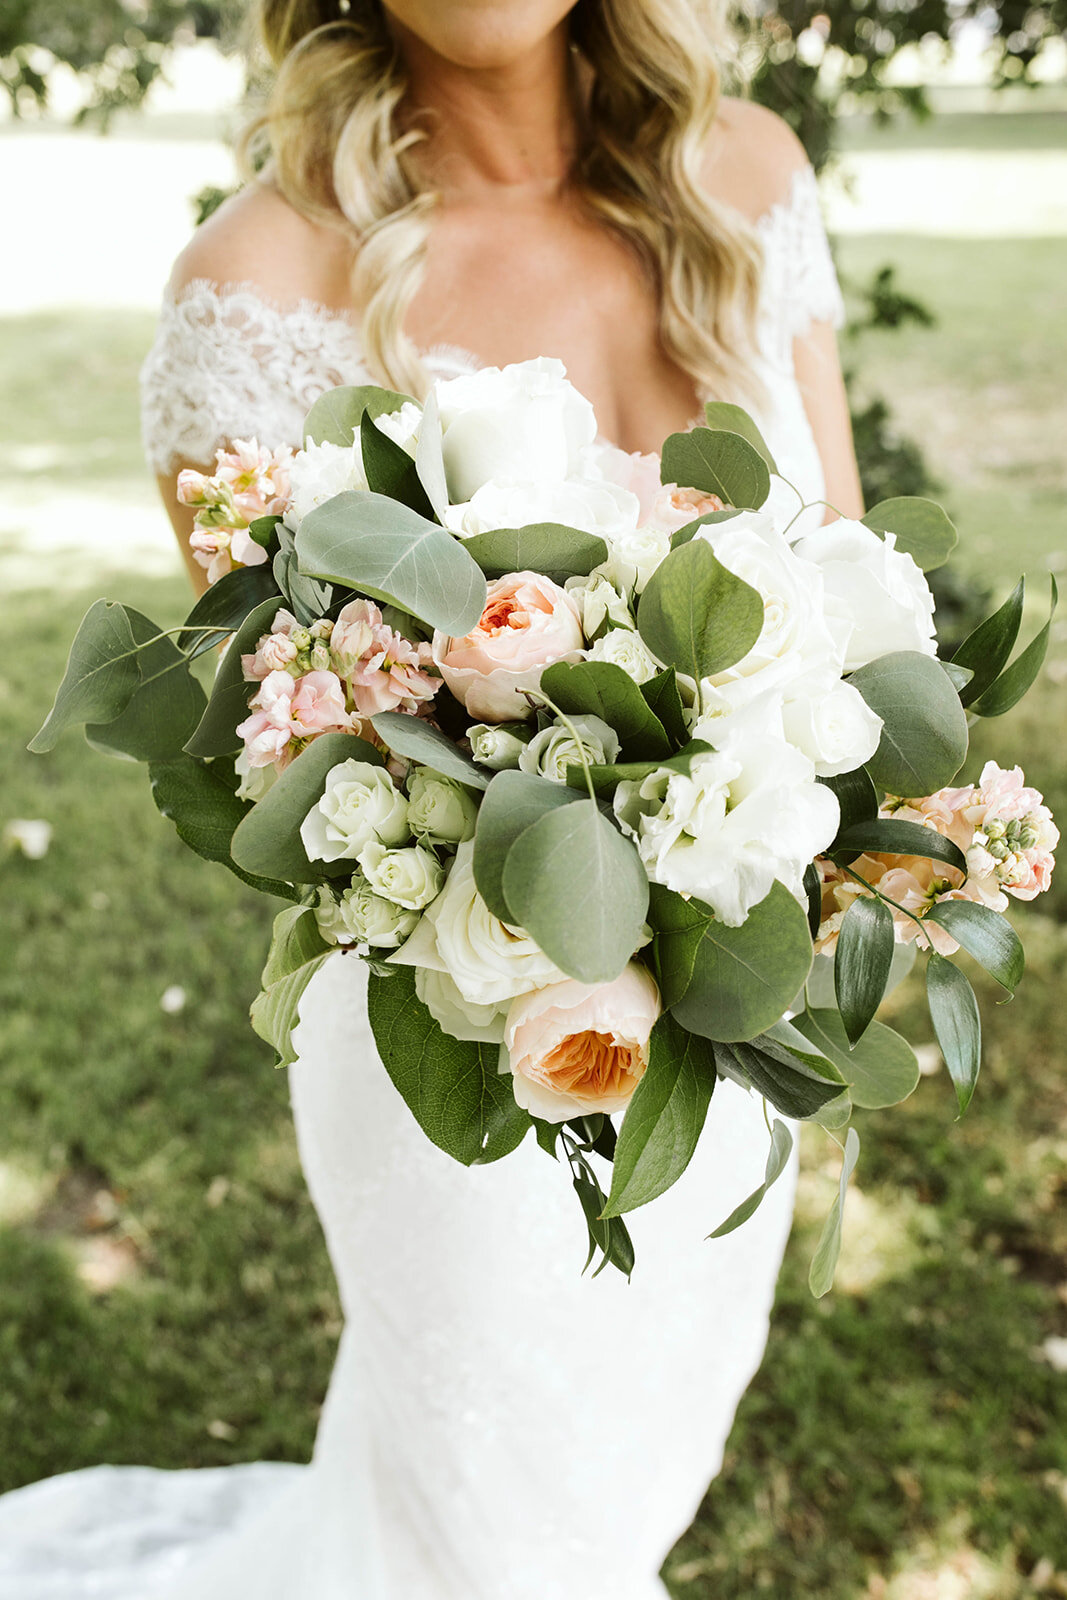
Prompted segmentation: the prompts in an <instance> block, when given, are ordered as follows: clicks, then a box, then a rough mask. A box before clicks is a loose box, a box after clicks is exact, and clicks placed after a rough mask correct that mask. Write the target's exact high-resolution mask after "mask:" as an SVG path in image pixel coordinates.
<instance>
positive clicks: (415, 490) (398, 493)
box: [359, 411, 433, 519]
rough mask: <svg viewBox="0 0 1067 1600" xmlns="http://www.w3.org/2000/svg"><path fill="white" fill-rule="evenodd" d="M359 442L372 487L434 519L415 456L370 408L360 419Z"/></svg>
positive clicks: (421, 515)
mask: <svg viewBox="0 0 1067 1600" xmlns="http://www.w3.org/2000/svg"><path fill="white" fill-rule="evenodd" d="M359 441H360V452H361V454H362V457H363V472H364V476H365V477H366V479H367V486H368V488H369V489H371V491H372V492H373V493H374V494H382V495H386V496H387V497H388V498H389V499H390V500H399V501H400V502H401V504H402V505H405V506H410V508H411V510H412V511H417V512H418V514H419V516H420V517H428V518H431V519H432V517H433V506H432V505H431V504H430V502H429V499H428V498H427V494H426V490H425V489H424V488H423V487H422V484H421V483H420V482H419V474H418V472H417V470H416V468H415V458H414V457H413V456H409V455H408V453H407V451H406V450H405V449H404V447H403V445H401V444H397V442H396V440H395V439H391V438H390V437H389V435H388V434H387V433H383V432H382V430H381V428H379V427H378V426H377V425H376V424H375V422H374V421H373V419H372V417H371V414H370V412H369V411H364V413H363V415H362V417H361V418H360V422H359Z"/></svg>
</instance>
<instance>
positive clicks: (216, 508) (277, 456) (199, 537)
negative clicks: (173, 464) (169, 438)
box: [177, 439, 293, 583]
mask: <svg viewBox="0 0 1067 1600" xmlns="http://www.w3.org/2000/svg"><path fill="white" fill-rule="evenodd" d="M292 457H293V452H292V451H291V450H290V449H289V448H288V446H283V447H282V448H281V449H280V450H268V449H266V448H265V447H264V446H262V445H260V444H259V443H258V442H257V440H255V439H235V440H234V441H233V444H232V446H231V448H230V449H229V450H217V451H216V452H215V463H216V465H215V471H214V473H211V474H208V473H204V472H195V471H193V470H192V468H186V469H185V470H184V471H182V472H180V473H179V474H178V488H177V493H178V499H179V501H180V502H181V504H182V505H186V506H193V507H195V509H196V524H195V527H194V530H193V532H192V534H191V535H190V537H189V546H190V549H191V550H192V552H193V555H194V557H195V558H196V560H197V562H198V563H199V564H200V566H202V567H206V568H207V574H208V581H209V582H210V583H215V582H217V581H218V579H219V578H221V577H224V576H225V574H226V573H227V572H232V571H233V569H234V567H235V566H243V567H258V566H261V565H262V564H263V562H264V561H266V559H267V552H266V550H264V548H263V546H262V545H260V544H257V543H256V541H255V539H253V538H252V535H251V534H250V533H249V532H248V526H249V524H250V523H252V522H255V520H256V518H257V517H265V516H269V515H272V514H274V513H281V512H282V511H284V510H285V507H286V503H287V501H288V499H289V468H290V464H291V462H292Z"/></svg>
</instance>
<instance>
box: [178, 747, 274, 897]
mask: <svg viewBox="0 0 1067 1600" xmlns="http://www.w3.org/2000/svg"><path fill="white" fill-rule="evenodd" d="M148 777H149V781H150V783H151V785H152V799H153V800H154V801H155V803H156V806H157V808H158V810H159V811H160V813H161V814H162V815H163V816H164V817H166V818H168V820H169V821H171V822H173V824H174V827H175V830H176V832H177V835H178V838H179V839H180V840H181V841H182V843H183V844H186V845H188V846H189V849H190V850H194V851H195V852H196V854H197V855H198V856H200V857H201V858H202V859H203V860H204V861H219V862H221V863H222V865H223V866H224V867H228V868H229V869H230V871H231V872H232V873H234V874H235V876H236V877H238V878H240V879H241V881H242V882H243V883H247V884H250V885H251V886H252V888H253V889H258V890H260V892H261V893H263V894H275V895H280V896H281V897H282V898H283V899H292V898H293V896H294V890H293V889H292V887H291V886H290V885H289V884H287V883H281V882H279V881H276V880H274V879H270V878H258V877H254V876H253V875H252V874H251V873H248V872H243V871H242V870H241V868H240V867H239V866H238V865H237V863H236V861H234V859H233V857H232V856H231V854H230V841H231V839H232V838H233V835H234V832H235V830H236V828H237V825H238V823H239V822H240V821H241V820H242V818H243V817H244V816H245V815H246V814H247V812H248V810H249V805H248V802H247V801H245V800H239V799H238V798H237V795H236V794H235V793H234V791H233V788H232V787H231V785H230V784H228V783H227V782H226V781H225V779H224V778H223V777H222V775H221V773H220V772H219V770H218V764H217V763H212V764H211V765H208V764H207V763H206V762H204V761H197V760H195V759H194V757H193V756H188V755H180V756H176V757H175V758H174V759H173V760H170V761H153V762H152V764H151V765H150V766H149V768H148Z"/></svg>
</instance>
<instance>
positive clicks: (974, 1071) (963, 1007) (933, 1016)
mask: <svg viewBox="0 0 1067 1600" xmlns="http://www.w3.org/2000/svg"><path fill="white" fill-rule="evenodd" d="M926 998H927V1001H928V1003H929V1006H930V1020H931V1021H932V1023H933V1025H934V1032H935V1034H936V1035H937V1042H938V1044H939V1045H940V1046H941V1054H942V1055H943V1056H944V1058H945V1065H946V1067H947V1068H948V1071H949V1077H950V1078H951V1079H952V1082H953V1083H954V1084H955V1086H956V1098H957V1100H958V1101H959V1106H960V1115H961V1116H962V1115H963V1113H964V1112H965V1111H966V1109H967V1107H968V1106H969V1105H970V1103H971V1097H972V1096H973V1094H974V1086H975V1084H976V1083H977V1082H978V1069H979V1067H980V1066H981V1063H982V1019H981V1017H980V1015H979V1012H978V1001H977V999H976V997H975V993H974V990H973V989H972V988H971V985H970V982H969V980H968V979H967V977H966V975H965V974H964V973H963V972H961V971H960V969H959V967H957V966H956V965H955V963H954V962H952V961H949V960H947V959H946V958H945V957H944V956H941V955H938V954H937V952H936V951H935V950H931V952H930V954H929V956H928V957H927V962H926Z"/></svg>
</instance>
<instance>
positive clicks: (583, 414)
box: [436, 357, 597, 504]
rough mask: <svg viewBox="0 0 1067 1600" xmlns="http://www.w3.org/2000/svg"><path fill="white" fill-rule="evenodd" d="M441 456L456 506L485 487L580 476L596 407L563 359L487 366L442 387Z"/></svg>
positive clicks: (438, 387)
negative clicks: (570, 379)
mask: <svg viewBox="0 0 1067 1600" xmlns="http://www.w3.org/2000/svg"><path fill="white" fill-rule="evenodd" d="M436 394H437V402H438V406H439V408H440V414H441V431H442V453H443V456H444V464H445V473H446V476H447V480H448V492H449V499H450V500H451V501H452V503H453V504H460V503H462V502H464V501H467V500H470V499H471V498H472V497H473V496H474V495H475V494H476V493H477V492H478V490H479V489H480V488H481V487H482V485H483V484H486V483H491V482H493V481H494V480H497V479H499V480H502V481H505V482H509V481H510V482H512V483H535V482H546V481H548V482H552V481H557V482H558V481H560V480H561V479H563V478H569V477H575V476H577V475H578V474H579V472H580V468H581V460H582V451H583V449H584V448H585V446H586V445H589V444H591V443H592V442H593V440H594V439H595V438H596V432H597V426H596V417H595V415H594V413H593V408H592V406H591V405H590V404H589V402H588V400H586V399H585V398H584V397H583V396H582V395H580V394H579V393H578V391H577V389H575V387H574V385H573V384H571V383H569V382H568V381H567V371H566V368H565V367H564V365H563V363H562V361H553V360H549V359H546V358H544V357H539V358H538V359H537V360H535V361H521V362H516V363H514V364H513V365H511V366H508V367H504V368H503V369H501V368H499V367H485V368H482V369H480V370H479V371H477V372H471V373H465V374H464V375H463V376H462V377H459V378H452V379H449V380H447V381H445V382H443V383H438V384H437V385H436Z"/></svg>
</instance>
